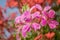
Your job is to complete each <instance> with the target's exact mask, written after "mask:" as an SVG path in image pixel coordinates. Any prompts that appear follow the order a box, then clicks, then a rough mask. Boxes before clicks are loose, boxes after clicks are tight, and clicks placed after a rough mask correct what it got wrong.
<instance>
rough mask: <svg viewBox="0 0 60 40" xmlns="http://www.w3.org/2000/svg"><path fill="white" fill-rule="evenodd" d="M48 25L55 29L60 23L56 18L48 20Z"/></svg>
mask: <svg viewBox="0 0 60 40" xmlns="http://www.w3.org/2000/svg"><path fill="white" fill-rule="evenodd" d="M48 25H49V27H50V29H54V28H56V27H57V25H59V23H58V22H57V21H56V20H50V21H48Z"/></svg>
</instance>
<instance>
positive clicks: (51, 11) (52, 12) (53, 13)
mask: <svg viewBox="0 0 60 40" xmlns="http://www.w3.org/2000/svg"><path fill="white" fill-rule="evenodd" d="M48 15H49V18H54V17H55V11H54V10H50V11H49V14H48Z"/></svg>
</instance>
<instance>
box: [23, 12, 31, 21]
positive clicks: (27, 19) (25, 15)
mask: <svg viewBox="0 0 60 40" xmlns="http://www.w3.org/2000/svg"><path fill="white" fill-rule="evenodd" d="M22 18H23V19H24V20H25V21H26V22H30V21H31V14H30V12H29V11H25V12H24V13H23V14H22Z"/></svg>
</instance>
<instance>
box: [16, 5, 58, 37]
mask: <svg viewBox="0 0 60 40" xmlns="http://www.w3.org/2000/svg"><path fill="white" fill-rule="evenodd" d="M34 8H37V9H38V10H39V11H36V12H34V13H31V11H33V9H34ZM54 17H55V11H54V10H52V9H51V7H50V6H46V7H44V8H42V7H41V5H39V4H36V5H35V6H33V7H32V8H31V9H29V10H26V11H24V12H23V14H22V15H21V16H18V17H16V18H15V24H19V26H18V29H19V30H18V32H21V33H22V36H23V37H26V36H27V35H26V33H27V32H30V31H31V30H32V29H34V31H37V30H39V29H41V27H44V26H46V25H48V27H49V28H50V29H55V28H56V27H57V26H58V25H59V23H58V22H57V21H56V20H54ZM35 19H39V22H36V21H38V20H36V21H35ZM16 27H17V26H16Z"/></svg>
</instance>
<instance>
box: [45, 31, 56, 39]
mask: <svg viewBox="0 0 60 40" xmlns="http://www.w3.org/2000/svg"><path fill="white" fill-rule="evenodd" d="M54 35H55V33H54V32H48V33H47V34H45V36H46V37H47V38H48V39H51V38H53V37H54Z"/></svg>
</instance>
